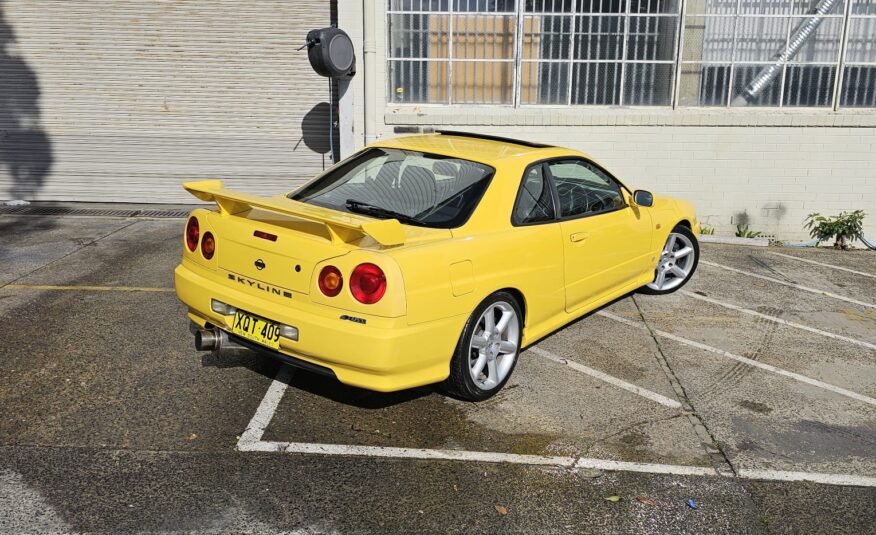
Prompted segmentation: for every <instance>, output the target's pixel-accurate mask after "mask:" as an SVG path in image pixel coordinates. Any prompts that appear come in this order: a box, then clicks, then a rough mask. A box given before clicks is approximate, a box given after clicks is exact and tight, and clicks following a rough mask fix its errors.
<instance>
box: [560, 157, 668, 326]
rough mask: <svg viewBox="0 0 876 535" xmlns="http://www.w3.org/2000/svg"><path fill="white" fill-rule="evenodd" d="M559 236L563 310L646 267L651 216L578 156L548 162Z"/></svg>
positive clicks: (584, 302) (623, 282) (601, 294)
mask: <svg viewBox="0 0 876 535" xmlns="http://www.w3.org/2000/svg"><path fill="white" fill-rule="evenodd" d="M546 169H547V172H548V175H549V177H550V180H551V182H552V184H553V186H554V190H555V192H556V195H557V204H558V206H559V210H558V211H559V220H560V229H561V234H562V239H563V253H564V255H563V260H564V264H565V266H564V276H565V286H566V292H565V293H566V310H567V311H572V310H575V309H578V308H580V307H582V306H586V305H587V304H589V303H592V302H594V301H596V300H598V299H600V298H602V297H604V296H606V295H607V294H609V293H612V292H615V291H617V290H619V289H621V288H624V287H627V286H630V285H631V284H632V283H633V282H635V281H636V279H638V278H639V277H640V276H641V275H642V274H643V273H644V272H645V271H647V270H649V269H652V268H653V266H652V265H651V264H653V262H650V256H651V250H650V249H651V233H652V229H651V216H650V214H649V213H648V210H647V209H646V208H640V207H637V206H632V203H631V202H630V193H629V192H628V191H627V190H626V189H625V188H623V187H622V186H621V184H620V183H619V182H618V181H617V180H616V179H615V178H614V177H612V176H611V175H609V174H608V173H607V172H606V171H605V170H603V169H602V168H600V167H599V166H597V165H596V164H595V163H593V162H591V161H588V160H585V159H581V158H566V159H560V160H554V161H551V162H548V163H547V165H546Z"/></svg>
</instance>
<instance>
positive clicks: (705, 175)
mask: <svg viewBox="0 0 876 535" xmlns="http://www.w3.org/2000/svg"><path fill="white" fill-rule="evenodd" d="M459 113H460V114H464V113H465V112H464V111H463V110H460V111H459ZM752 113H756V112H752ZM441 115H442V122H446V120H447V115H448V114H447V112H446V110H445V111H444V112H443V113H442V114H441ZM527 118H528V117H527ZM547 118H548V119H551V120H553V119H554V117H553V116H551V115H548V116H547ZM451 121H452V119H451ZM424 124H426V125H428V124H429V123H428V121H424ZM451 124H452V127H453V128H454V129H460V130H471V131H478V132H484V133H490V134H496V135H503V136H509V137H518V138H525V139H530V140H537V141H541V142H546V143H553V144H557V145H562V146H566V147H570V148H573V149H577V150H580V151H582V152H585V153H587V154H589V155H591V156H592V157H593V158H595V159H596V160H598V161H600V162H602V163H603V164H605V165H606V166H607V167H608V168H609V169H610V170H611V171H613V172H614V173H615V174H616V175H617V176H618V177H619V178H620V179H621V180H623V181H625V182H626V183H627V184H629V185H630V186H632V187H636V188H643V189H650V190H653V191H654V192H657V193H664V194H667V195H672V196H676V197H680V198H683V199H687V200H689V201H691V202H693V203H694V205H695V206H697V210H698V213H699V216H700V219H701V221H702V222H704V223H706V224H709V225H712V226H714V227H716V228H717V230H718V233H719V234H729V235H732V233H733V232H734V231H735V224H736V223H737V222H738V221H739V219H740V216H742V215H743V214H745V215H747V217H748V220H749V225H750V228H752V229H754V230H760V231H763V232H765V233H768V234H773V235H775V236H777V237H778V238H779V239H785V240H791V241H794V240H806V239H808V235H807V234H806V232H805V231H804V230H803V227H802V223H803V219H804V218H805V217H806V215H807V214H809V213H812V212H822V213H825V214H829V215H833V214H836V213H838V212H840V211H842V210H855V209H859V208H861V209H864V210H867V212H868V218H867V220H866V226H865V234H866V235H869V236H873V237H876V137H874V132H876V128H824V127H777V126H764V127H750V126H743V127H737V126H718V127H715V126H638V125H632V126H597V125H588V126H564V125H561V126H554V125H547V126H544V125H542V126H525V125H524V126H514V127H507V126H498V127H497V126H490V125H483V126H481V125H465V126H461V125H459V124H453V123H451ZM394 126H396V125H395V124H383V126H382V128H381V132H380V134H381V135H382V136H393V135H395V134H393V128H394Z"/></svg>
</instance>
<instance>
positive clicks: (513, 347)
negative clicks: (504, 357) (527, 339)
mask: <svg viewBox="0 0 876 535" xmlns="http://www.w3.org/2000/svg"><path fill="white" fill-rule="evenodd" d="M499 351H500V352H502V353H503V354H509V353H515V352H517V344H515V343H514V342H511V341H508V340H503V341H501V342H499Z"/></svg>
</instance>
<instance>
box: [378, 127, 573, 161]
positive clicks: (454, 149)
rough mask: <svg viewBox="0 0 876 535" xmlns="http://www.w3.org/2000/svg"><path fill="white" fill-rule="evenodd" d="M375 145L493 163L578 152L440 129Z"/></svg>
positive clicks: (383, 141)
mask: <svg viewBox="0 0 876 535" xmlns="http://www.w3.org/2000/svg"><path fill="white" fill-rule="evenodd" d="M373 146H375V147H385V148H396V149H407V150H415V151H420V152H428V153H433V154H441V155H443V156H452V157H455V158H462V159H465V160H473V161H477V162H481V163H486V164H493V163H495V162H498V161H499V160H505V159H508V158H520V157H526V156H529V158H526V159H532V160H535V159H539V158H549V157H552V156H562V155H580V153H578V152H576V151H573V150H571V149H563V148H560V147H552V146H550V145H542V144H538V143H532V142H529V141H520V140H514V139H508V138H501V137H496V136H489V135H482V134H470V133H467V132H454V131H443V132H439V133H435V134H418V135H413V136H403V137H397V138H393V139H388V140H380V141H378V142H377V143H374V144H373Z"/></svg>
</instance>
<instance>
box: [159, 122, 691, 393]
mask: <svg viewBox="0 0 876 535" xmlns="http://www.w3.org/2000/svg"><path fill="white" fill-rule="evenodd" d="M184 187H185V188H186V189H187V190H188V191H189V192H191V193H192V194H193V195H194V196H196V197H197V198H199V199H201V200H203V201H212V202H215V203H216V205H217V207H216V208H215V209H205V208H199V209H196V210H194V211H193V212H192V214H191V216H190V217H189V219H188V222H187V224H186V228H185V235H184V240H183V257H182V262H181V263H180V265H179V266H178V267H177V268H176V271H175V285H176V293H177V295H178V296H179V298H180V300H182V302H183V303H185V304H186V305H187V306H188V309H189V313H188V316H189V318H190V319H191V320H192V321H193V322H194V323H195V324H196V329H195V331H196V332H195V345H196V347H197V349H199V350H221V349H223V348H228V347H240V346H243V347H247V348H250V349H257V350H260V351H264V352H267V353H269V354H270V355H272V356H274V357H276V358H279V359H280V360H283V361H285V362H287V363H289V364H292V365H294V366H298V367H301V368H305V369H308V370H311V371H315V372H319V373H324V374H328V375H331V376H334V377H337V379H338V380H340V381H341V382H342V383H346V384H349V385H355V386H358V387H362V388H367V389H372V390H379V391H394V390H401V389H405V388H410V387H414V386H419V385H426V384H431V383H438V382H443V385H444V388H445V389H446V390H447V391H448V392H449V393H451V394H452V395H455V396H458V397H460V398H464V399H469V400H481V399H485V398H487V397H489V396H491V395H493V394H495V393H496V392H497V391H498V390H499V389H501V388H502V386H503V385H504V384H505V383H506V382H507V381H508V378H509V377H510V375H511V373H512V372H513V371H514V366H515V364H516V363H517V357H518V355H519V354H520V351H521V349H522V348H525V347H526V346H528V345H530V344H532V343H534V342H535V341H537V340H538V339H540V338H542V337H544V336H546V335H547V334H549V333H551V332H552V331H554V330H556V329H558V328H560V327H562V326H563V325H565V324H567V323H569V322H570V321H572V320H574V319H576V318H578V317H580V316H582V315H584V314H586V313H587V312H589V311H592V310H593V309H595V308H597V307H599V306H601V305H603V304H605V303H608V302H609V301H611V300H613V299H615V298H617V297H619V296H622V295H624V294H626V293H628V292H631V291H633V290H637V289H639V290H641V291H644V292H648V293H653V294H664V293H669V292H672V291H675V290H677V289H678V288H680V287H681V286H682V285H684V283H685V282H687V280H688V279H690V277H691V275H692V274H693V272H694V270H695V269H696V266H697V260H698V257H699V246H698V244H697V239H696V235H697V234H698V233H699V225H698V223H697V220H696V215H695V213H694V209H693V207H692V206H691V205H690V204H689V203H687V202H684V201H680V200H676V199H670V198H666V197H655V196H653V195H652V194H651V193H649V192H647V191H642V190H637V191H632V190H630V189H629V188H627V187H626V186H624V185H623V184H622V183H621V182H620V181H619V180H618V179H617V178H615V177H614V176H612V175H611V174H610V173H609V172H608V171H606V170H605V169H604V168H603V167H602V166H600V165H599V164H597V163H596V162H594V161H593V160H592V159H591V158H589V157H587V156H586V155H584V154H581V153H579V152H576V151H573V150H570V149H564V148H559V147H553V146H548V145H541V144H535V143H530V142H525V141H517V140H513V139H505V138H499V137H494V136H486V135H480V134H470V133H464V132H450V131H440V132H438V133H435V134H428V135H416V136H410V137H402V138H397V139H392V140H388V141H380V142H378V143H375V144H373V145H370V146H368V147H366V148H365V149H363V150H361V151H359V152H358V153H356V154H354V155H353V156H351V157H350V158H347V159H346V160H344V161H342V162H340V163H338V164H336V165H335V166H333V167H331V168H330V169H328V170H327V171H325V172H324V173H323V174H321V175H319V176H317V177H316V178H314V179H313V180H311V181H310V182H308V183H307V184H305V185H304V186H302V187H300V188H298V189H297V190H296V191H294V192H292V193H290V194H288V195H279V196H276V197H260V196H256V195H248V194H244V193H238V192H234V191H230V190H227V189H225V188H224V187H223V185H222V182H220V181H205V182H191V183H187V184H185V186H184Z"/></svg>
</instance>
